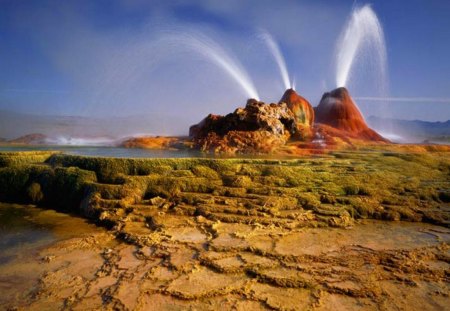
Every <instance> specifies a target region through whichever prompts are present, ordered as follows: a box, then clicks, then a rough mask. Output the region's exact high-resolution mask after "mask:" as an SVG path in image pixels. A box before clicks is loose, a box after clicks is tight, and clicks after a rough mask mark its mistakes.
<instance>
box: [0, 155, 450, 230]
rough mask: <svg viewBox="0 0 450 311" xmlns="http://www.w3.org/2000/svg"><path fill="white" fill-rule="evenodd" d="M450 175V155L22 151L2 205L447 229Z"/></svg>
mask: <svg viewBox="0 0 450 311" xmlns="http://www.w3.org/2000/svg"><path fill="white" fill-rule="evenodd" d="M449 176H450V158H449V156H448V153H445V152H444V153H442V152H422V153H397V152H381V151H379V152H378V151H377V152H358V151H352V152H334V153H330V154H328V155H326V156H321V157H315V158H301V159H297V160H258V159H194V158H189V159H118V158H95V157H83V156H69V155H64V154H58V153H52V152H17V153H2V154H0V187H1V189H2V191H1V193H0V200H2V201H13V202H20V203H29V202H32V203H37V204H44V205H50V206H54V207H55V208H58V209H62V210H70V211H73V212H77V213H81V214H82V215H85V216H89V217H94V218H98V217H100V216H99V215H101V214H102V213H103V219H106V220H108V218H111V219H109V220H111V221H113V222H114V221H116V220H117V218H118V217H116V216H117V215H118V214H120V215H125V214H127V213H128V212H127V211H130V210H133V205H140V204H143V205H146V204H147V205H152V204H153V203H152V202H155V201H160V202H164V203H165V204H166V205H168V206H170V207H171V208H172V209H173V210H174V211H175V210H176V212H177V213H180V212H181V213H186V214H194V213H195V214H202V215H203V216H204V217H209V218H214V219H220V220H222V221H227V220H228V221H262V222H276V223H278V224H279V225H284V226H291V225H293V224H292V222H294V223H295V220H296V219H297V218H298V217H300V218H302V217H303V216H305V215H308V217H307V218H308V221H306V222H302V225H312V226H322V225H331V226H347V225H350V224H351V223H352V222H353V220H354V219H360V218H373V219H383V220H407V221H424V222H431V223H435V224H440V225H444V226H448V225H449V213H448V206H449V205H448V203H449V202H450V182H449V180H450V179H449ZM111 211H114V213H111ZM119 211H120V212H119ZM104 212H107V213H106V214H108V215H109V214H111V215H110V217H106V216H105V215H106V214H105V213H104ZM113 215H115V216H113Z"/></svg>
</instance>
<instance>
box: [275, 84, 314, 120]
mask: <svg viewBox="0 0 450 311" xmlns="http://www.w3.org/2000/svg"><path fill="white" fill-rule="evenodd" d="M280 103H286V105H287V106H288V108H289V109H290V110H291V111H292V112H293V113H294V115H295V119H296V122H297V124H298V125H300V126H303V127H311V126H312V125H313V123H314V109H313V108H312V106H311V104H310V103H309V102H308V101H307V100H306V99H305V98H303V97H301V96H300V95H298V93H297V92H296V91H294V90H293V89H287V90H286V92H284V94H283V97H281V99H280Z"/></svg>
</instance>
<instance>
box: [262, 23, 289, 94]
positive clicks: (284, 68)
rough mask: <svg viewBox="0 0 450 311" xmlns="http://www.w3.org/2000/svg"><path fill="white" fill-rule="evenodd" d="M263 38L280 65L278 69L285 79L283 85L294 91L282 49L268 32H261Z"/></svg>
mask: <svg viewBox="0 0 450 311" xmlns="http://www.w3.org/2000/svg"><path fill="white" fill-rule="evenodd" d="M260 36H261V38H262V39H263V40H264V42H265V43H266V45H267V47H268V48H269V51H270V53H271V54H272V56H273V58H274V59H275V62H276V63H277V65H278V69H279V70H280V74H281V78H282V79H283V84H284V88H285V89H291V88H292V89H294V86H293V84H291V82H290V81H289V74H288V70H287V66H286V62H285V60H284V57H283V54H282V53H281V50H280V47H279V46H278V44H277V42H276V41H275V39H274V38H273V37H272V36H271V35H270V34H269V33H268V32H267V31H261V34H260Z"/></svg>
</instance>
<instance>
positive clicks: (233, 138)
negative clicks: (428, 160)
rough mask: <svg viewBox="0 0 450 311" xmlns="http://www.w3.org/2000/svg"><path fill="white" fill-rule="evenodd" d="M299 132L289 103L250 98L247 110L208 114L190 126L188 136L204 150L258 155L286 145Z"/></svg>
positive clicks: (240, 109) (239, 109)
mask: <svg viewBox="0 0 450 311" xmlns="http://www.w3.org/2000/svg"><path fill="white" fill-rule="evenodd" d="M297 132H298V129H297V123H296V118H295V115H294V113H293V112H292V111H291V110H290V109H289V108H288V106H287V104H286V103H281V104H273V103H272V104H265V103H263V102H259V101H256V100H254V99H249V100H248V101H247V105H246V106H245V108H238V109H236V110H235V111H234V112H233V113H230V114H228V115H226V116H218V115H212V114H210V115H208V116H207V117H206V118H205V119H203V120H202V121H201V122H200V123H198V124H196V125H193V126H191V127H190V129H189V136H190V137H191V138H192V139H193V140H194V143H195V145H196V146H197V147H198V148H199V149H201V150H204V151H213V152H224V153H249V152H251V153H254V152H256V153H259V152H270V151H272V150H273V149H274V148H276V147H278V146H280V145H284V144H285V143H286V142H287V140H288V139H289V137H290V136H291V135H294V134H296V133H297Z"/></svg>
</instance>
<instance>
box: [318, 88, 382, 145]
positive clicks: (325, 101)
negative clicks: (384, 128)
mask: <svg viewBox="0 0 450 311" xmlns="http://www.w3.org/2000/svg"><path fill="white" fill-rule="evenodd" d="M315 116H316V121H317V122H318V123H322V124H325V125H329V126H331V127H333V128H335V129H337V130H339V131H341V132H343V133H341V134H340V136H345V135H347V136H348V137H351V138H356V139H362V140H371V141H387V140H386V139H385V138H383V137H382V136H380V135H379V134H378V133H377V132H375V131H374V130H372V129H371V128H369V127H368V126H367V123H366V121H365V120H364V117H363V115H362V114H361V112H360V111H359V109H358V107H357V106H356V104H355V102H354V101H353V99H352V97H351V96H350V94H349V92H348V90H347V89H346V88H344V87H341V88H337V89H335V90H333V91H331V92H329V93H325V94H323V96H322V99H321V100H320V103H319V105H318V106H317V107H316V108H315Z"/></svg>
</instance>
